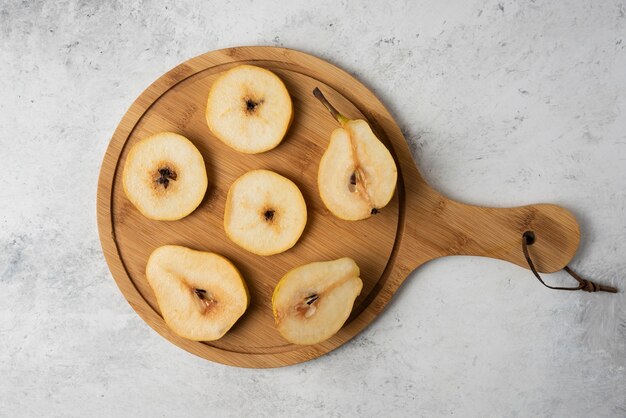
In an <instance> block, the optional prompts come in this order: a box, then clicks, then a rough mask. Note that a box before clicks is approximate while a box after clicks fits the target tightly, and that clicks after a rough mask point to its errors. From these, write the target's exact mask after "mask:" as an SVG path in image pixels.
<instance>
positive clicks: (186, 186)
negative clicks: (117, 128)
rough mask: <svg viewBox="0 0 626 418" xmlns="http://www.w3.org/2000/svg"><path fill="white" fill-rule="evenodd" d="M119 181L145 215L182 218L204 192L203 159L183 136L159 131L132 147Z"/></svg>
mask: <svg viewBox="0 0 626 418" xmlns="http://www.w3.org/2000/svg"><path fill="white" fill-rule="evenodd" d="M122 183H123V187H124V193H126V196H127V197H128V200H130V201H131V202H132V204H133V205H135V207H136V208H137V209H138V210H139V211H140V212H141V213H142V214H143V215H144V216H145V217H147V218H150V219H156V220H164V221H174V220H177V219H181V218H184V217H185V216H187V215H189V214H190V213H191V212H193V211H194V210H195V209H196V208H197V207H198V205H199V204H200V202H202V198H203V197H204V194H205V193H206V189H207V175H206V168H205V166H204V159H203V158H202V154H200V151H198V149H197V148H196V147H195V146H194V145H193V144H192V143H191V141H189V140H188V139H187V138H185V137H184V136H182V135H178V134H175V133H173V132H161V133H158V134H155V135H152V136H150V137H148V138H145V139H142V140H141V141H139V142H138V143H136V144H135V145H134V146H133V147H132V149H131V150H130V152H129V153H128V157H126V163H125V164H124V173H123V175H122Z"/></svg>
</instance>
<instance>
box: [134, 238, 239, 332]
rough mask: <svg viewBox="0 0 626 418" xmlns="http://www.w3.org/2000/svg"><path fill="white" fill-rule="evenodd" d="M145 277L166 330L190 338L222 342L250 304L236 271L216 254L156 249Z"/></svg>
mask: <svg viewBox="0 0 626 418" xmlns="http://www.w3.org/2000/svg"><path fill="white" fill-rule="evenodd" d="M146 277H147V278H148V283H149V284H150V287H151V288H152V290H153V291H154V294H155V295H156V299H157V303H158V304H159V309H160V310H161V314H162V315H163V319H164V320H165V322H166V323H167V325H168V326H169V328H170V329H171V330H172V331H174V332H175V333H176V334H178V335H180V336H181V337H183V338H187V339H189V340H194V341H213V340H217V339H218V338H221V337H222V336H223V335H224V334H226V332H227V331H228V330H229V329H230V328H231V327H232V326H233V325H234V324H235V322H237V320H238V319H239V317H241V315H243V313H244V312H245V311H246V309H247V308H248V304H249V301H250V297H249V294H248V288H247V287H246V283H245V281H244V280H243V278H242V277H241V274H240V273H239V271H238V270H237V268H236V267H235V266H233V264H232V263H231V262H230V261H229V260H227V259H226V258H224V257H222V256H221V255H217V254H214V253H208V252H202V251H195V250H192V249H189V248H186V247H181V246H177V245H165V246H163V247H159V248H157V249H156V250H154V251H153V252H152V254H151V255H150V258H149V259H148V264H147V265H146Z"/></svg>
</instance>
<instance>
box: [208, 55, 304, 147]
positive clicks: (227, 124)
mask: <svg viewBox="0 0 626 418" xmlns="http://www.w3.org/2000/svg"><path fill="white" fill-rule="evenodd" d="M292 117H293V107H292V104H291V97H290V96H289V92H288V91H287V88H286V87H285V84H284V83H283V82H282V81H281V79H280V78H278V76H277V75H276V74H274V73H273V72H271V71H269V70H266V69H265V68H261V67H256V66H253V65H240V66H237V67H235V68H232V69H230V70H228V71H226V72H225V73H224V74H223V75H222V76H220V77H219V78H218V79H217V80H216V81H215V82H214V83H213V85H212V86H211V90H210V92H209V98H208V102H207V108H206V120H207V124H208V125H209V129H210V130H211V132H213V134H214V135H215V136H217V137H218V138H219V139H220V140H221V141H222V142H224V143H225V144H226V145H228V146H230V147H232V148H234V149H236V150H237V151H240V152H244V153H247V154H257V153H260V152H264V151H268V150H271V149H272V148H274V147H276V146H277V145H278V144H279V143H280V142H281V141H282V139H283V137H284V136H285V133H287V129H289V125H290V124H291V120H292Z"/></svg>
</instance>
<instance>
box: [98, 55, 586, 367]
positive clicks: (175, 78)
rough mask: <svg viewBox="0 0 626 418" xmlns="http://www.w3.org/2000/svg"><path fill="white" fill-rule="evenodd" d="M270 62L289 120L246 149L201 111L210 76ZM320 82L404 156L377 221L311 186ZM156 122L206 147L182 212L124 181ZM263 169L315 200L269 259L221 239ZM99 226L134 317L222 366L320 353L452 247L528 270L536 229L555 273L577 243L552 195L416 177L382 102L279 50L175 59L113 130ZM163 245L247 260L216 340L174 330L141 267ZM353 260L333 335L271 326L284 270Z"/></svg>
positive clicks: (311, 61) (318, 151)
mask: <svg viewBox="0 0 626 418" xmlns="http://www.w3.org/2000/svg"><path fill="white" fill-rule="evenodd" d="M243 63H247V64H253V65H258V66H262V67H265V68H268V69H270V70H271V71H274V72H275V73H276V74H277V75H278V76H279V77H281V79H282V80H283V81H284V82H285V84H286V85H287V88H288V90H289V92H290V94H291V96H292V99H293V104H294V112H295V114H294V120H293V123H292V126H291V127H290V129H289V131H288V133H287V135H286V137H285V139H284V140H283V142H282V143H281V144H280V145H279V146H278V147H277V148H275V149H274V150H272V151H269V152H266V153H263V154H258V155H246V154H242V153H239V152H236V151H234V150H232V149H230V148H228V147H227V146H226V145H224V144H223V143H222V142H221V141H219V140H218V139H217V138H215V137H214V136H213V135H212V134H211V133H210V131H209V129H208V127H207V125H206V121H205V117H204V113H205V107H206V100H207V95H208V91H209V88H210V86H211V83H212V82H213V81H214V80H215V79H216V78H217V77H218V76H219V74H220V73H222V72H223V71H225V70H227V69H229V68H232V67H234V66H236V65H239V64H243ZM316 86H318V87H320V88H321V89H322V90H323V91H324V93H325V95H326V96H327V97H328V99H329V100H330V101H331V102H332V103H333V104H335V106H336V107H337V108H338V109H340V110H341V111H342V113H344V114H345V115H346V116H348V117H350V118H365V119H366V120H368V121H369V123H370V125H371V126H372V129H373V130H374V132H375V133H376V134H377V136H378V137H379V138H380V139H381V140H382V141H383V142H384V143H385V144H386V145H387V146H388V147H389V149H390V150H391V152H392V154H393V156H394V158H395V159H396V162H397V165H398V174H399V175H398V187H397V191H396V194H395V196H394V198H393V200H392V201H391V202H390V204H389V205H388V206H387V207H385V208H384V209H383V210H382V211H381V213H380V214H378V215H376V216H373V217H371V218H370V219H367V220H363V221H358V222H349V221H342V220H340V219H337V218H336V217H334V216H333V215H332V214H330V213H329V212H328V210H327V209H326V208H325V207H324V205H323V204H322V202H321V199H320V198H319V194H318V192H317V184H316V183H317V182H316V179H317V167H318V162H319V160H320V158H321V156H322V153H323V152H324V150H325V148H326V146H327V145H328V140H329V137H330V133H331V132H332V130H333V129H335V128H336V127H337V124H336V122H335V121H334V120H333V119H332V118H331V117H330V116H329V115H328V113H327V111H326V110H325V109H324V108H323V106H321V105H320V104H319V102H318V101H317V100H316V99H315V98H314V97H313V95H312V94H311V92H312V90H313V88H314V87H316ZM160 131H173V132H176V133H179V134H182V135H184V136H186V137H187V138H189V139H190V140H191V141H192V142H193V143H194V144H195V145H196V147H198V149H199V150H200V152H201V153H202V155H203V157H204V159H205V163H206V168H207V176H208V179H209V187H208V190H207V193H206V196H205V198H204V200H203V201H202V203H201V204H200V206H199V207H198V209H196V211H194V212H193V213H192V214H191V215H189V216H188V217H186V218H184V219H182V220H180V221H175V222H164V221H152V220H149V219H147V218H144V217H143V216H142V215H141V214H140V213H139V212H138V210H137V209H136V208H135V207H134V206H133V205H132V204H131V203H130V202H129V201H128V199H127V198H126V196H125V195H124V192H123V190H122V184H121V175H122V167H123V165H124V162H125V158H126V156H127V154H128V152H129V150H130V148H131V147H132V145H133V144H135V143H136V142H137V141H139V140H141V139H143V138H145V137H146V136H148V135H151V134H153V133H156V132H160ZM256 168H265V169H269V170H273V171H276V172H278V173H279V174H281V175H284V176H286V177H288V178H289V179H291V180H293V181H294V182H295V183H296V184H297V185H298V186H299V187H300V189H301V191H302V193H303V195H304V198H305V200H306V202H307V207H308V223H307V226H306V228H305V231H304V233H303V235H302V237H301V238H300V240H299V242H298V243H297V244H296V245H295V246H294V247H293V248H292V249H291V250H288V251H286V252H284V253H282V254H277V255H274V256H270V257H262V256H257V255H254V254H251V253H249V252H247V251H245V250H243V249H241V248H239V247H237V246H236V245H235V244H234V243H232V242H231V241H230V240H229V239H228V238H227V237H226V235H225V233H224V228H223V223H222V222H223V213H224V204H225V200H226V194H227V191H228V188H229V187H230V184H232V182H233V181H234V180H235V179H236V178H238V177H239V176H240V175H242V174H243V173H245V172H246V171H248V170H251V169H256ZM97 208H98V227H99V232H100V239H101V242H102V247H103V250H104V254H105V257H106V259H107V262H108V264H109V267H110V269H111V272H112V274H113V277H114V278H115V280H116V282H117V284H118V286H119V288H120V290H121V291H122V293H123V294H124V296H125V297H126V299H127V300H128V301H129V303H130V304H131V306H132V307H133V308H134V309H135V310H136V311H137V313H139V315H140V316H141V317H142V318H143V319H144V320H145V321H146V322H147V323H148V324H149V325H150V326H151V327H152V328H154V329H155V330H156V331H157V332H159V333H160V334H161V335H162V336H164V337H165V338H167V339H168V340H170V341H171V342H173V343H174V344H176V345H178V346H179V347H181V348H183V349H185V350H187V351H189V352H191V353H194V354H196V355H199V356H201V357H204V358H206V359H209V360H212V361H217V362H220V363H224V364H229V365H235V366H241V367H278V366H284V365H289V364H295V363H300V362H303V361H307V360H310V359H313V358H315V357H318V356H320V355H323V354H325V353H327V352H329V351H331V350H333V349H335V348H337V347H339V346H340V345H342V344H343V343H345V342H347V341H348V340H349V339H350V338H352V337H353V336H355V335H356V334H357V333H358V332H360V331H361V330H362V329H363V328H365V327H366V326H367V325H368V324H369V323H370V322H371V321H372V320H373V319H374V318H375V317H376V316H377V315H378V314H379V313H380V312H381V311H382V310H383V308H384V307H385V305H386V304H387V303H388V302H389V300H390V299H391V297H392V296H393V294H394V293H395V292H396V290H397V289H398V288H399V286H400V285H401V284H402V282H403V281H404V280H405V278H406V277H407V276H408V275H409V274H410V273H411V271H413V270H414V269H415V268H417V267H418V266H420V265H421V264H423V263H425V262H427V261H429V260H432V259H434V258H437V257H441V256H446V255H478V256H485V257H493V258H498V259H502V260H506V261H509V262H512V263H515V264H517V265H520V266H523V267H527V266H526V265H525V261H524V258H523V254H522V249H521V236H522V233H523V232H524V231H526V230H533V231H534V232H535V234H536V236H537V241H536V243H535V244H534V245H533V246H532V247H531V251H532V253H531V255H532V256H533V258H534V259H535V260H536V265H537V268H538V269H539V270H540V271H542V272H552V271H556V270H559V269H561V268H562V267H563V266H565V265H566V264H567V263H568V262H569V261H570V259H571V258H572V257H573V256H574V253H575V252H576V248H577V247H578V241H579V229H578V224H577V223H576V220H575V218H574V217H573V216H572V215H571V213H570V212H568V211H567V210H565V209H563V208H560V207H558V206H554V205H531V206H524V207H517V208H509V209H494V208H485V207H478V206H468V205H463V204H461V203H458V202H454V201H452V200H449V199H447V198H445V197H444V196H442V195H441V194H439V193H438V192H436V191H435V190H433V189H432V188H430V187H429V186H428V185H427V184H426V183H425V182H424V181H423V179H422V177H421V176H420V174H419V172H418V170H417V168H416V167H415V164H414V162H413V159H412V157H411V154H410V152H409V149H408V146H407V144H406V141H405V139H404V137H403V135H402V133H401V131H400V129H399V128H398V126H397V124H396V123H395V121H394V119H393V118H392V117H391V115H390V114H389V112H388V111H387V110H386V109H385V107H384V106H383V105H382V103H380V101H379V100H378V99H377V98H376V97H375V96H374V95H373V94H372V93H371V92H370V91H369V90H368V89H367V88H366V87H364V86H363V85H362V84H361V83H359V82H358V81H357V80H356V79H354V78H353V77H352V76H350V75H349V74H347V73H346V72H344V71H342V70H340V69H339V68H337V67H335V66H333V65H331V64H329V63H327V62H325V61H323V60H320V59H318V58H315V57H313V56H311V55H308V54H305V53H302V52H298V51H294V50H288V49H284V48H273V47H238V48H230V49H225V50H219V51H214V52H210V53H207V54H204V55H201V56H199V57H196V58H193V59H191V60H189V61H187V62H185V63H183V64H181V65H179V66H178V67H176V68H174V69H172V70H171V71H169V72H168V73H166V74H165V75H163V76H162V77H161V78H159V79H158V80H157V81H156V82H155V83H154V84H152V85H151V86H150V87H148V89H146V91H144V92H143V93H142V94H141V95H140V96H139V98H138V99H137V100H136V101H135V102H134V103H133V105H132V106H131V107H130V109H129V110H128V112H127V113H126V115H125V116H124V118H123V119H122V121H121V123H120V124H119V126H118V128H117V130H116V131H115V133H114V135H113V138H112V139H111V143H110V145H109V148H108V149H107V152H106V155H105V157H104V161H103V164H102V168H101V172H100V179H99V183H98V204H97ZM165 244H177V245H184V246H187V247H190V248H194V249H197V250H203V251H212V252H216V253H219V254H222V255H224V256H225V257H227V258H229V259H230V260H231V261H232V262H233V263H234V264H235V265H236V266H237V268H239V269H240V271H241V272H242V274H243V276H244V277H245V279H246V282H247V284H248V286H249V288H250V292H251V305H250V307H249V308H248V311H247V312H246V313H245V314H244V316H243V317H242V318H241V319H240V320H239V322H238V323H237V324H236V325H235V326H234V327H233V328H232V329H231V331H230V332H229V333H228V334H226V336H224V337H223V338H222V339H220V340H218V341H214V342H194V341H189V340H186V339H183V338H181V337H178V336H177V335H176V334H174V333H172V332H171V331H170V330H169V329H168V328H167V326H166V325H165V322H164V321H163V319H162V317H161V315H160V313H159V308H158V306H157V304H156V300H155V297H154V294H153V293H152V290H151V289H150V287H149V285H148V283H147V281H146V277H145V267H146V262H147V260H148V256H149V254H150V253H151V252H152V251H153V250H154V249H155V248H156V247H158V246H161V245H165ZM344 256H348V257H352V258H353V259H354V260H356V262H357V263H358V265H359V266H360V268H361V273H362V279H363V282H364V288H363V292H362V293H361V295H360V296H359V298H358V299H357V301H356V302H355V309H354V311H353V313H352V315H351V317H350V319H349V320H348V322H347V323H346V324H345V325H344V327H343V328H342V329H341V330H340V331H339V332H338V333H337V334H336V335H335V336H333V337H332V338H330V339H329V340H327V341H325V342H323V343H320V344H316V345H312V346H296V345H293V344H289V343H287V342H286V341H285V340H283V339H282V338H281V337H280V335H279V334H278V332H277V331H276V330H275V328H274V323H273V318H272V311H271V294H272V292H273V289H274V286H275V285H276V284H277V283H278V281H279V280H280V278H281V277H282V276H283V275H284V274H285V273H286V272H287V271H288V270H290V269H292V268H294V267H296V266H299V265H302V264H305V263H309V262H312V261H319V260H330V259H336V258H339V257H344Z"/></svg>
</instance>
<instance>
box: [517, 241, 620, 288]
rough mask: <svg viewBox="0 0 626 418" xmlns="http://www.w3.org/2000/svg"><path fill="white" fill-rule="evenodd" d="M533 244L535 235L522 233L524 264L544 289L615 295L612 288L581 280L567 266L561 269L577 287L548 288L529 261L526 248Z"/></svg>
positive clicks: (531, 261)
mask: <svg viewBox="0 0 626 418" xmlns="http://www.w3.org/2000/svg"><path fill="white" fill-rule="evenodd" d="M534 242H535V233H534V232H533V231H526V232H524V234H523V235H522V251H524V257H526V262H527V263H528V267H530V270H531V271H532V272H533V274H534V275H535V277H536V278H537V280H539V281H540V282H541V284H542V285H544V286H545V287H548V288H550V289H555V290H584V291H585V292H610V293H617V289H616V288H614V287H611V286H604V285H601V284H597V283H594V282H592V281H591V280H587V279H583V278H582V277H580V276H579V275H578V274H576V272H574V271H573V270H572V269H571V268H569V267H568V266H565V267H563V270H565V271H566V272H567V273H568V274H569V275H570V276H572V277H573V278H574V279H576V281H577V282H578V286H575V287H560V286H550V285H548V284H546V283H545V282H544V281H543V279H542V278H541V276H539V273H538V272H537V269H536V268H535V264H534V263H533V260H531V259H530V254H528V246H529V245H533V243H534Z"/></svg>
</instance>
